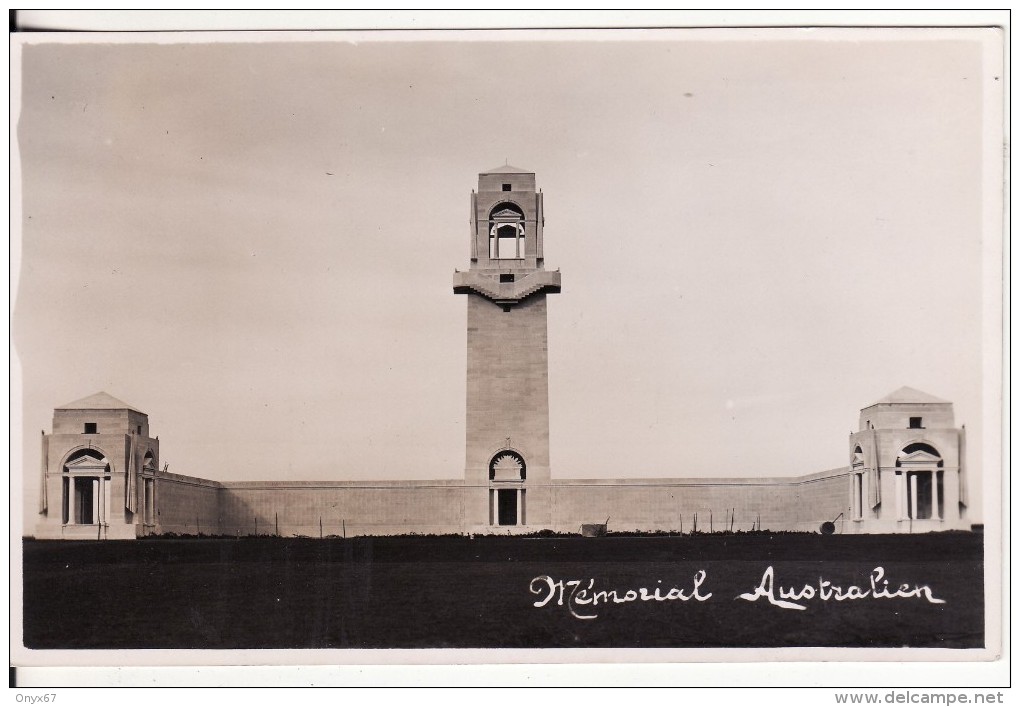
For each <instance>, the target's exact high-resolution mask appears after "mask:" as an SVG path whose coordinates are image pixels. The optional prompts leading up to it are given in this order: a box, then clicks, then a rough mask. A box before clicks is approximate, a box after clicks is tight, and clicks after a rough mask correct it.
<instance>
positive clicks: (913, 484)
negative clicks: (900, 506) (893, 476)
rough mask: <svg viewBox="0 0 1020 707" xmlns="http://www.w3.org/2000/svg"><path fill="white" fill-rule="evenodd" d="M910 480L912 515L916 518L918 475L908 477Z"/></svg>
mask: <svg viewBox="0 0 1020 707" xmlns="http://www.w3.org/2000/svg"><path fill="white" fill-rule="evenodd" d="M907 478H908V479H909V480H910V514H909V515H910V517H911V518H913V519H914V520H918V518H917V476H916V475H914V474H911V475H910V476H908V477H907Z"/></svg>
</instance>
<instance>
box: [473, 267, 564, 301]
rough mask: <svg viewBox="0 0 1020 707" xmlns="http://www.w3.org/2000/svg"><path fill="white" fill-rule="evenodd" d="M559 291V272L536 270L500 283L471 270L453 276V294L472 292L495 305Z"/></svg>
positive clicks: (489, 276)
mask: <svg viewBox="0 0 1020 707" xmlns="http://www.w3.org/2000/svg"><path fill="white" fill-rule="evenodd" d="M559 291H560V273H559V271H547V270H536V271H535V272H531V273H528V274H527V275H523V276H518V277H517V279H516V280H515V281H514V282H500V281H499V280H498V279H497V277H494V276H492V275H487V274H483V273H480V272H477V271H471V270H469V271H467V272H455V273H454V274H453V292H454V294H458V295H465V294H468V293H470V292H473V293H475V294H477V295H481V296H482V297H485V298H486V299H489V300H492V301H493V302H495V303H497V304H512V303H514V302H520V301H521V300H523V299H524V298H525V297H529V296H531V295H533V294H536V293H538V292H547V293H556V292H559Z"/></svg>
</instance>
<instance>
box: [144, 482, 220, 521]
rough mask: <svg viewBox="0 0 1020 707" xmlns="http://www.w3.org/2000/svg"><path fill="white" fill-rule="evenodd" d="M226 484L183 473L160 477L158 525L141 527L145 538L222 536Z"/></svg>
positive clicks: (157, 500)
mask: <svg viewBox="0 0 1020 707" xmlns="http://www.w3.org/2000/svg"><path fill="white" fill-rule="evenodd" d="M222 491H223V485H222V484H220V483H218V482H216V481H209V480H208V479H199V478H196V477H194V476H183V475H181V474H169V473H163V474H159V476H158V480H157V482H156V509H157V512H156V518H155V520H156V523H155V525H154V526H144V525H143V526H140V528H141V532H140V534H142V535H151V534H167V533H174V534H177V535H219V534H221V532H222V531H221V529H220V512H221V511H220V508H221V493H222Z"/></svg>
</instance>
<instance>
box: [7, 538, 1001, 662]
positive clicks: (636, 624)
mask: <svg viewBox="0 0 1020 707" xmlns="http://www.w3.org/2000/svg"><path fill="white" fill-rule="evenodd" d="M982 539H983V538H982V536H981V535H980V534H970V533H942V534H930V535H921V536H909V537H907V536H903V535H898V536H892V535H882V536H876V535H872V536H867V535H859V536H847V535H833V536H823V535H807V534H803V535H802V534H778V535H770V534H766V533H762V534H735V535H724V534H717V535H700V536H684V537H614V536H612V535H610V536H608V537H602V538H579V537H558V538H511V537H478V538H475V539H469V538H462V537H442V538H431V537H410V538H408V537H401V538H355V539H348V540H343V539H325V540H319V539H303V538H290V539H288V538H241V539H213V538H191V539H166V538H163V539H149V540H143V541H126V542H114V541H107V542H63V541H33V540H26V541H25V543H24V590H25V592H24V594H25V606H24V630H25V644H26V646H28V647H29V648H40V649H42V648H192V649H195V648H199V649H201V648H216V649H224V648H551V647H658V648H665V647H670V648H684V647H699V648H706V647H786V646H843V647H894V646H914V647H945V648H977V647H981V646H982V645H983V644H984V605H983V597H984V586H983V581H982V566H983V556H982ZM770 566H771V567H773V571H774V576H775V584H774V587H773V591H774V594H775V597H776V599H777V600H780V599H781V598H780V596H779V591H780V590H779V587H780V585H781V586H783V587H791V588H795V589H796V590H797V592H798V593H800V592H801V591H802V590H803V587H804V586H805V585H808V586H811V587H812V590H813V593H814V594H815V597H814V598H813V599H807V598H806V599H804V600H800V601H798V602H796V603H800V604H801V605H803V606H805V607H806V608H805V609H803V610H796V609H790V608H781V607H779V606H775V605H772V604H770V603H769V601H768V599H767V598H759V599H758V600H757V601H755V602H750V601H745V600H743V599H739V598H738V595H740V594H742V593H754V591H755V589H756V588H757V587H759V585H761V584H762V577H763V574H764V573H765V571H766V569H767V568H768V567H770ZM879 566H880V567H882V568H884V570H885V577H884V579H887V580H889V584H888V591H889V592H890V593H892V592H895V591H896V590H897V587H899V586H900V585H902V584H907V585H909V587H910V588H913V587H915V586H918V585H928V586H929V587H930V588H931V593H932V595H933V597H934V598H937V599H941V600H943V601H944V602H945V603H941V604H936V603H931V602H929V601H927V599H926V598H924V597H916V596H912V597H907V598H873V597H871V596H870V595H869V596H868V597H867V598H863V599H846V598H845V599H843V600H842V601H839V600H837V599H836V598H835V596H832V597H830V598H829V599H828V600H822V599H821V598H819V596H818V595H819V594H820V590H819V582H820V579H824V580H827V581H828V582H830V583H831V585H839V586H841V587H843V588H844V590H846V589H847V587H848V586H849V585H851V584H853V585H857V586H858V587H860V588H861V590H871V579H870V578H871V577H872V572H873V570H874V568H875V567H879ZM701 570H704V572H705V580H704V582H703V583H702V584H701V586H700V588H699V593H700V595H701V596H705V595H707V594H709V593H711V598H709V599H708V600H706V601H697V600H695V599H691V600H688V601H681V600H666V601H657V600H655V598H654V596H655V591H656V589H657V588H658V590H659V596H667V593H668V591H669V590H670V588H672V587H676V588H677V589H678V590H681V591H682V592H683V594H684V595H689V594H691V593H692V592H693V590H694V576H695V575H696V573H698V572H699V571H701ZM542 576H548V577H550V578H552V580H553V581H557V580H563V581H564V582H566V581H569V580H580V581H581V582H582V584H581V585H580V588H582V589H584V588H588V587H589V580H592V585H591V590H590V591H599V590H605V591H608V590H612V589H615V590H617V596H618V597H619V598H626V596H627V594H626V593H627V591H628V590H633V591H634V592H635V594H636V596H637V598H636V600H634V601H624V602H620V603H616V602H613V601H612V599H611V598H610V599H609V601H608V603H606V602H603V601H602V600H601V599H600V601H599V603H598V604H597V605H594V606H593V605H592V604H590V603H588V604H585V603H583V599H584V598H585V595H584V594H582V593H578V594H577V595H576V596H575V599H580V600H582V601H575V602H574V603H573V604H572V606H573V608H574V609H575V611H577V613H579V614H581V615H595V618H590V619H580V618H576V617H575V616H574V615H572V613H571V611H570V608H571V602H569V597H570V592H571V588H572V587H571V586H569V585H565V592H564V596H563V599H564V602H563V605H558V604H557V599H558V595H557V597H556V598H554V599H552V600H551V601H549V602H548V603H547V604H546V605H545V606H541V607H536V606H535V605H534V604H535V602H537V601H540V600H542V599H543V598H545V596H546V594H547V593H548V591H547V590H546V589H545V588H546V587H548V584H549V583H548V582H547V581H546V580H541V581H539V582H537V583H536V584H535V586H536V588H542V591H541V592H540V593H539V594H535V593H532V592H531V591H529V586H530V585H531V584H532V580H533V579H534V578H536V577H542ZM831 585H826V586H827V589H828V590H829V591H832V589H831ZM877 586H878V587H882V586H884V585H883V584H882V582H881V581H880V582H878V584H877ZM642 587H644V588H647V590H648V595H649V596H650V597H651V598H650V599H648V600H642V599H641V598H640V594H639V592H640V589H641V588H642ZM674 596H675V593H674ZM788 601H793V600H789V599H788Z"/></svg>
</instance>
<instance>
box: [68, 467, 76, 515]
mask: <svg viewBox="0 0 1020 707" xmlns="http://www.w3.org/2000/svg"><path fill="white" fill-rule="evenodd" d="M75 510H76V509H75V503H74V477H73V476H71V475H70V474H67V524H68V525H74V524H75V522H74V513H75Z"/></svg>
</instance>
